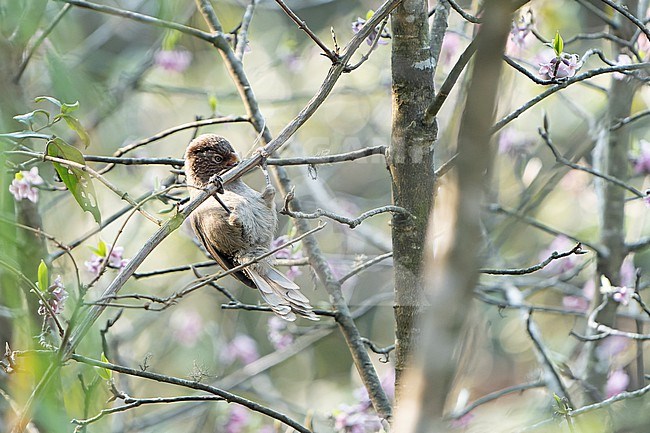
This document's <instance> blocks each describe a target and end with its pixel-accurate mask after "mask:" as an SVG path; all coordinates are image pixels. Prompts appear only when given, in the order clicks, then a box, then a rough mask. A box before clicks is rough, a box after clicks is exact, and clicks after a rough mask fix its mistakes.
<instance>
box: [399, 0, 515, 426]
mask: <svg viewBox="0 0 650 433" xmlns="http://www.w3.org/2000/svg"><path fill="white" fill-rule="evenodd" d="M483 17H484V21H483V24H482V25H481V29H480V33H479V35H478V36H477V39H476V40H477V52H476V57H475V59H474V66H473V67H472V76H471V79H470V84H469V89H468V93H467V95H468V96H467V101H466V103H465V109H464V111H463V116H462V119H461V127H460V131H459V136H458V154H459V156H458V159H457V162H456V170H455V173H454V174H455V179H454V181H452V182H451V185H450V189H449V190H445V193H444V194H442V195H441V196H440V197H439V198H438V199H437V200H438V201H437V203H436V208H437V209H436V210H438V209H440V211H441V212H443V213H444V218H441V221H440V224H442V225H445V228H446V230H444V231H442V232H444V235H441V236H440V237H439V238H438V239H436V242H437V245H436V257H435V259H434V258H433V257H432V256H433V245H431V243H430V242H427V249H426V259H427V261H426V263H427V269H426V271H425V275H426V286H427V291H426V296H427V301H428V302H429V303H430V305H427V307H425V308H426V310H425V311H423V313H422V321H421V325H422V342H421V344H419V345H418V349H417V351H416V354H415V355H416V356H415V357H414V363H413V369H412V370H410V371H409V372H408V374H407V375H406V377H405V378H404V379H403V380H404V381H405V383H404V386H405V388H406V386H408V388H409V390H410V392H409V393H408V394H404V396H403V400H402V401H401V402H400V406H398V407H397V412H396V419H395V431H399V432H400V433H414V432H418V433H420V432H422V433H424V432H441V431H446V430H447V429H446V427H445V425H444V421H443V420H442V416H443V411H444V408H445V401H446V399H447V396H448V393H449V391H450V388H451V384H452V380H453V377H454V373H455V358H454V352H455V348H456V347H457V346H458V344H459V340H460V334H461V328H462V325H463V322H464V321H465V319H466V316H467V312H468V311H469V310H470V304H471V302H472V298H473V292H474V288H475V287H476V282H477V280H478V268H479V266H480V257H479V250H480V248H479V246H480V245H481V244H482V236H481V229H480V214H481V206H482V202H483V197H484V195H485V189H486V186H487V184H488V180H489V179H487V178H486V177H487V175H486V173H489V169H490V165H491V160H492V153H493V152H492V150H491V148H490V145H489V142H490V135H491V134H490V128H491V126H492V124H493V122H494V108H495V105H496V103H495V101H496V97H497V88H498V83H499V76H500V72H501V67H502V62H501V58H502V54H503V50H504V47H505V42H506V37H507V35H508V31H509V30H510V23H511V9H510V8H509V7H508V5H507V4H505V2H503V1H499V0H494V1H489V0H488V1H486V2H485V13H484V14H483ZM437 215H438V213H436V216H437ZM432 220H433V219H432ZM435 224H436V226H437V225H438V224H439V222H438V221H437V220H436V221H435ZM436 232H441V231H440V229H439V228H438V227H436ZM429 239H431V231H430V232H429Z"/></svg>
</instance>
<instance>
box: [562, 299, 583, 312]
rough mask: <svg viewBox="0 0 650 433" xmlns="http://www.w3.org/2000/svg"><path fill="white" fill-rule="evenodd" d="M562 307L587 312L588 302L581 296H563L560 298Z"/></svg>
mask: <svg viewBox="0 0 650 433" xmlns="http://www.w3.org/2000/svg"><path fill="white" fill-rule="evenodd" d="M562 306H564V308H567V309H569V310H576V311H587V310H588V309H589V301H588V300H587V299H585V298H583V297H582V296H565V297H564V298H562Z"/></svg>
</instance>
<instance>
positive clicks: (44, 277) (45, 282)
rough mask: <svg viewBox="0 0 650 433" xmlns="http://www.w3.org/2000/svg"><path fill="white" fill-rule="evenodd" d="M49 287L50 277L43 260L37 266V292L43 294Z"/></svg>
mask: <svg viewBox="0 0 650 433" xmlns="http://www.w3.org/2000/svg"><path fill="white" fill-rule="evenodd" d="M48 287H50V276H49V272H48V270H47V265H46V264H45V262H44V261H43V260H41V264H40V265H38V290H40V291H41V292H45V291H46V290H47V289H48Z"/></svg>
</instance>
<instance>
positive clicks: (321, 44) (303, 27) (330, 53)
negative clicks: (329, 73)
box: [275, 0, 339, 64]
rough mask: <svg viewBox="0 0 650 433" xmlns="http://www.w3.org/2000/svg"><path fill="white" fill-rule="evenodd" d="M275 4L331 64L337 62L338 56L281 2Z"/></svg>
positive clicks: (280, 0) (278, 0)
mask: <svg viewBox="0 0 650 433" xmlns="http://www.w3.org/2000/svg"><path fill="white" fill-rule="evenodd" d="M275 2H276V3H277V4H278V6H280V7H281V8H282V10H283V11H284V12H285V13H286V14H287V15H288V16H289V18H291V20H292V21H293V22H294V23H296V24H297V25H298V28H299V29H301V30H302V31H304V32H305V33H307V36H309V37H310V38H311V40H312V41H314V42H315V43H316V45H318V46H319V47H320V49H321V50H323V55H324V56H325V57H327V58H328V59H330V60H331V61H332V64H335V63H337V62H338V61H339V56H338V55H337V54H336V53H335V52H334V51H332V50H330V49H329V48H328V47H327V45H325V43H324V42H323V41H321V40H320V38H319V37H318V36H316V34H315V33H314V32H312V31H311V29H310V28H309V26H307V23H305V22H304V21H303V20H301V19H300V17H299V16H298V15H296V14H295V13H294V12H293V11H292V10H291V9H290V8H289V6H287V5H286V4H285V3H284V1H282V0H275Z"/></svg>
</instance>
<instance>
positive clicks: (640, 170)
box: [632, 140, 650, 174]
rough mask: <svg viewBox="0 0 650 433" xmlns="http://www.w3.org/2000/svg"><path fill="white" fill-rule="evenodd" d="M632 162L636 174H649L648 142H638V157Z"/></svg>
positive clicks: (649, 146) (649, 150) (649, 147)
mask: <svg viewBox="0 0 650 433" xmlns="http://www.w3.org/2000/svg"><path fill="white" fill-rule="evenodd" d="M632 162H633V163H634V171H635V172H636V173H637V174H650V141H647V140H639V155H638V156H637V157H635V158H632Z"/></svg>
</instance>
